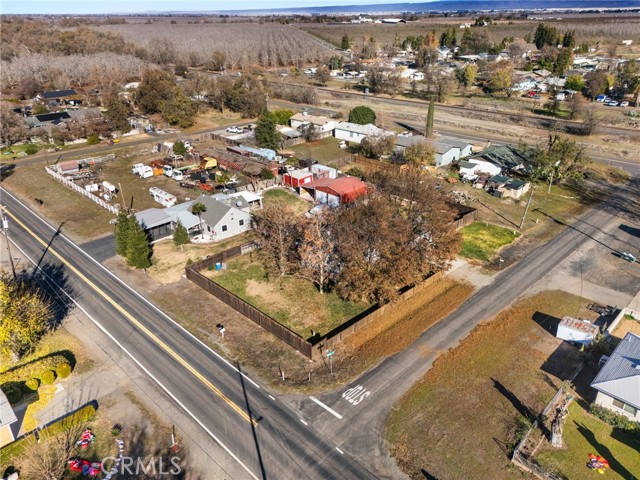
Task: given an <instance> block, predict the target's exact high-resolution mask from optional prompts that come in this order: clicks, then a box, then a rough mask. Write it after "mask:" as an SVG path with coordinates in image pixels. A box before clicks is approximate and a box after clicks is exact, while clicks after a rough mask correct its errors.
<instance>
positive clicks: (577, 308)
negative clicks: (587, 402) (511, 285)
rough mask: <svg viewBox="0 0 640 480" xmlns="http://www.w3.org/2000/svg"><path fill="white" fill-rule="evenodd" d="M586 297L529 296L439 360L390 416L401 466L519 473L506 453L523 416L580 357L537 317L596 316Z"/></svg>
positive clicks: (481, 474)
mask: <svg viewBox="0 0 640 480" xmlns="http://www.w3.org/2000/svg"><path fill="white" fill-rule="evenodd" d="M587 303H588V301H587V300H585V299H582V298H579V297H575V296H572V295H568V294H565V293H562V292H546V293H542V294H539V295H536V296H535V297H531V298H527V299H525V300H523V301H521V302H520V303H518V304H516V305H515V306H513V307H512V308H510V309H508V310H505V311H504V312H502V313H501V314H499V315H498V316H497V317H496V318H495V319H494V320H492V321H490V322H487V323H485V324H482V325H480V326H479V327H477V328H476V329H475V330H474V331H473V332H472V333H471V335H470V336H469V337H467V338H466V339H465V340H463V341H462V343H461V344H460V345H459V346H458V347H457V348H456V349H454V350H452V351H450V352H449V353H447V354H446V355H443V356H441V357H440V358H439V359H438V360H436V362H435V364H434V366H433V368H432V369H431V370H430V371H429V372H428V373H427V375H426V376H425V377H424V378H423V379H422V380H421V381H420V382H419V383H417V384H416V385H415V386H414V387H413V388H412V389H411V390H410V391H409V392H408V393H407V394H406V395H405V396H404V398H403V399H402V400H401V401H400V402H399V404H397V405H396V407H395V409H394V411H393V412H392V414H391V416H390V417H389V419H388V424H387V427H388V430H387V439H388V440H389V442H390V443H391V444H392V452H393V454H394V455H395V457H396V459H397V461H398V463H399V464H400V466H401V467H402V469H403V470H404V471H405V472H407V473H408V474H409V475H410V477H411V478H415V479H419V478H420V479H423V478H424V477H425V476H427V477H428V478H431V477H430V475H431V476H433V477H435V478H439V479H443V480H448V479H461V478H464V479H469V480H473V479H483V480H484V479H487V478H490V479H492V480H497V479H503V478H504V479H510V478H514V477H515V478H518V477H520V476H521V474H520V473H519V472H518V471H516V470H514V467H513V466H512V465H511V463H510V461H509V457H508V453H509V449H510V448H511V446H512V445H513V444H514V443H515V440H516V439H515V436H514V431H515V426H516V422H517V419H518V418H519V417H520V416H522V415H523V414H526V415H531V414H535V413H537V412H540V411H541V410H542V409H543V408H544V406H545V405H546V403H547V402H548V401H549V400H550V399H551V397H552V396H553V395H554V394H555V391H556V389H557V388H559V387H560V385H561V382H562V380H564V379H566V378H568V376H569V375H570V374H571V373H572V372H573V371H574V369H575V366H576V365H577V363H578V357H579V352H578V351H577V350H576V349H574V348H573V347H570V346H568V345H567V344H564V343H562V341H560V340H558V339H556V338H555V337H554V336H552V335H551V334H550V333H549V332H548V331H547V330H546V329H545V328H544V327H542V326H541V325H539V323H538V322H540V323H543V324H545V323H548V322H549V321H550V320H551V318H550V317H549V316H553V317H555V318H556V319H557V318H560V317H562V316H563V315H565V314H568V313H569V314H572V315H581V316H582V317H584V318H593V315H595V314H594V313H593V312H590V311H588V310H586V308H585V306H586V304H587ZM534 319H535V320H534ZM536 320H537V321H536ZM425 472H427V473H425Z"/></svg>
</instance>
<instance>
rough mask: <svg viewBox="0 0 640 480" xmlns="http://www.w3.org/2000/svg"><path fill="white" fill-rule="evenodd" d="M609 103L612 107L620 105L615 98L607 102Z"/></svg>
mask: <svg viewBox="0 0 640 480" xmlns="http://www.w3.org/2000/svg"><path fill="white" fill-rule="evenodd" d="M607 105H609V106H610V107H617V106H618V102H616V101H615V100H612V101H610V102H609V103H607Z"/></svg>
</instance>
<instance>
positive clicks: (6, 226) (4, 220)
mask: <svg viewBox="0 0 640 480" xmlns="http://www.w3.org/2000/svg"><path fill="white" fill-rule="evenodd" d="M2 228H3V230H4V238H5V240H6V241H7V252H8V253H9V262H11V273H13V279H14V280H16V279H17V276H16V266H15V264H14V263H13V255H12V254H11V242H9V221H8V220H7V217H6V216H5V215H3V216H2Z"/></svg>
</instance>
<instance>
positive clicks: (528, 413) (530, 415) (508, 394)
mask: <svg viewBox="0 0 640 480" xmlns="http://www.w3.org/2000/svg"><path fill="white" fill-rule="evenodd" d="M491 381H492V382H493V386H494V388H495V389H496V390H498V392H500V393H501V394H502V396H503V397H504V398H506V399H507V400H509V402H510V403H511V405H513V408H515V409H516V410H517V412H518V413H519V414H520V415H522V416H523V417H524V418H526V419H527V420H529V421H531V422H533V421H534V420H535V419H536V416H537V415H535V413H534V412H533V411H532V410H531V409H530V408H529V407H527V406H526V405H525V404H524V403H522V402H521V401H520V399H519V398H518V397H517V396H516V395H515V394H514V393H513V392H512V391H511V390H509V389H508V388H507V387H505V386H504V385H503V384H502V383H500V382H499V381H498V380H496V379H495V378H491Z"/></svg>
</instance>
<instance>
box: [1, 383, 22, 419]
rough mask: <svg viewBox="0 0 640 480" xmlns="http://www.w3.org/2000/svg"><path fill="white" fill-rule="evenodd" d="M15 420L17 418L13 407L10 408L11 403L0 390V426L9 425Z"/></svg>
mask: <svg viewBox="0 0 640 480" xmlns="http://www.w3.org/2000/svg"><path fill="white" fill-rule="evenodd" d="M17 421H18V418H17V417H16V414H15V412H14V411H13V408H11V404H10V403H9V400H8V399H7V396H6V395H5V394H4V392H3V391H2V390H0V428H2V427H4V426H5V425H11V424H12V423H14V422H17Z"/></svg>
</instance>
